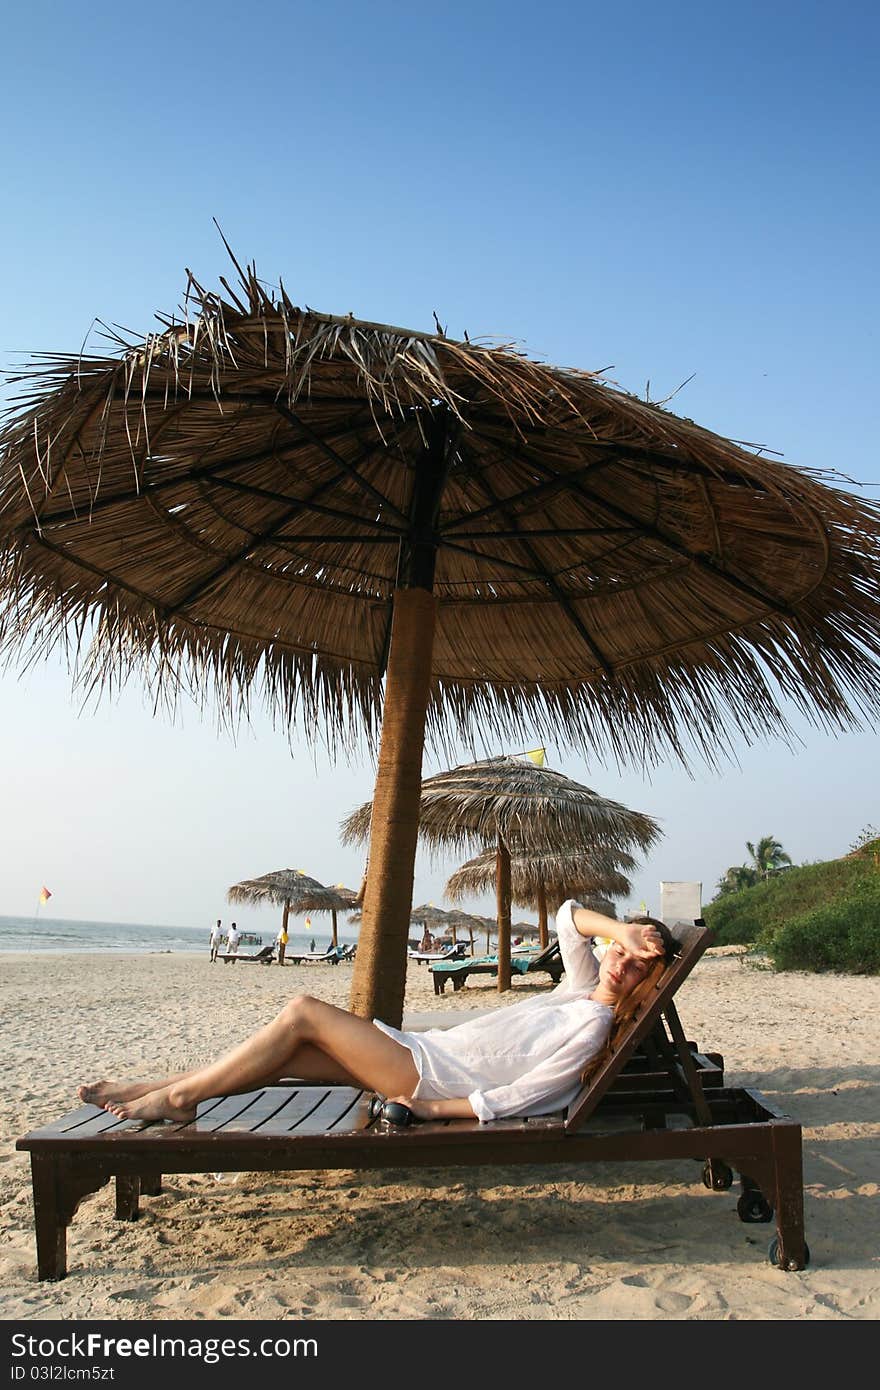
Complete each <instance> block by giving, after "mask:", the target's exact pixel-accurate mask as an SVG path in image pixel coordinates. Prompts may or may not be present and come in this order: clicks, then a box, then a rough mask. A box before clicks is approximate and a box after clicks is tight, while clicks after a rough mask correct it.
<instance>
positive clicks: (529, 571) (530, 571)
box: [443, 532, 553, 602]
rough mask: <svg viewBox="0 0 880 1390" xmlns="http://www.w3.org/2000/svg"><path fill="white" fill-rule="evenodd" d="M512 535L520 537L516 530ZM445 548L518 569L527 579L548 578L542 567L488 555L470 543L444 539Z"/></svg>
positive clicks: (488, 580) (465, 581)
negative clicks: (463, 543) (538, 567)
mask: <svg viewBox="0 0 880 1390" xmlns="http://www.w3.org/2000/svg"><path fill="white" fill-rule="evenodd" d="M549 534H553V533H552V532H551V533H549ZM511 536H512V538H516V539H519V537H517V536H516V533H515V532H513V533H511ZM443 549H444V550H454V551H456V552H457V554H459V555H469V556H471V558H472V559H476V560H484V561H486V560H487V561H489V563H490V564H492V565H503V566H504V568H505V569H509V570H516V572H517V574H521V575H523V576H524V577H525V578H526V579H537V580H539V581H541V582H543V581H544V580H545V578H546V574H545V571H544V570H542V569H535V568H533V567H532V568H530V567H529V566H528V565H520V564H518V563H517V561H516V560H507V559H505V557H504V556H503V555H486V554H485V552H484V551H482V550H474V549H473V547H472V546H469V545H459V544H458V543H457V542H455V541H444V542H443ZM444 582H448V583H449V584H455V583H456V581H455V580H449V581H444ZM459 582H461V583H467V582H468V581H467V580H461V581H459ZM485 582H486V583H487V584H488V583H490V582H492V581H491V580H490V579H488V578H487V579H486V581H485ZM477 601H478V602H482V598H480V599H478V600H477Z"/></svg>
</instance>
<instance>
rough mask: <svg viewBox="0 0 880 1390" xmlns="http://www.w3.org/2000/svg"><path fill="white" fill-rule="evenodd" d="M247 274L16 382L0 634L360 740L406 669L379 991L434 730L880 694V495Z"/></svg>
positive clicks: (93, 673) (369, 998)
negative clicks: (261, 703) (260, 704)
mask: <svg viewBox="0 0 880 1390" xmlns="http://www.w3.org/2000/svg"><path fill="white" fill-rule="evenodd" d="M236 265H237V263H236ZM237 269H238V270H239V273H240V278H241V286H240V289H238V290H234V289H232V288H230V287H229V285H227V284H226V282H225V281H224V282H223V283H224V286H225V295H220V294H215V293H211V292H209V291H207V290H205V289H203V288H202V287H201V286H200V285H199V284H198V283H197V282H196V281H195V280H194V279H192V278H191V279H190V284H189V288H188V292H187V297H186V302H185V306H184V310H183V314H182V316H181V317H171V318H164V319H162V320H161V321H160V323H161V327H160V331H158V332H156V333H151V334H148V335H147V336H146V337H145V338H144V339H143V340H137V341H134V342H132V341H126V340H124V339H123V338H122V337H117V338H116V339H115V340H114V341H113V342H112V344H111V348H110V350H109V351H108V353H107V354H106V355H104V356H100V355H94V356H85V355H83V354H79V355H73V354H71V355H67V356H59V357H52V356H44V357H42V358H41V359H39V360H37V361H36V362H35V364H34V366H33V369H31V370H28V371H27V372H26V373H25V374H24V375H23V377H20V378H19V391H20V395H19V397H18V398H17V400H16V401H14V403H13V407H12V410H11V412H10V413H9V414H8V415H7V417H6V422H5V425H4V427H3V429H2V432H0V650H3V651H5V652H6V653H7V654H15V655H17V656H19V657H21V656H22V655H25V656H30V655H40V654H45V653H46V652H48V651H51V650H52V649H53V648H54V647H55V646H56V645H58V644H61V645H62V646H64V647H65V648H66V649H67V651H68V654H69V658H70V660H71V662H72V663H73V664H74V666H75V667H76V668H77V669H78V670H79V674H80V677H81V679H82V681H83V682H84V684H85V687H86V689H95V690H101V689H104V688H106V687H108V686H113V685H115V684H116V683H117V682H118V681H121V680H124V679H125V677H126V676H127V675H128V674H129V673H130V672H132V671H137V672H139V673H141V674H142V675H143V677H144V678H145V679H146V680H147V682H148V683H149V684H150V685H151V686H152V687H153V688H155V689H156V690H157V691H158V692H160V693H162V694H165V695H167V696H168V697H169V698H170V699H171V700H174V699H175V698H176V697H177V694H178V692H179V691H180V690H186V689H190V690H192V691H193V692H194V693H195V694H196V695H197V696H201V697H202V698H205V697H207V695H208V694H210V693H214V694H216V696H217V699H218V706H219V707H220V708H221V709H223V710H226V711H227V712H228V713H229V714H230V716H234V715H235V713H236V712H237V711H239V710H241V709H242V707H244V706H245V705H246V704H247V702H248V699H249V697H250V696H251V694H252V693H253V692H255V693H261V694H262V695H263V696H264V697H265V699H266V701H267V702H268V704H269V705H270V707H271V708H272V709H273V710H274V711H275V712H276V713H277V714H278V716H279V718H280V719H282V720H283V721H284V722H285V723H286V724H289V723H291V722H292V721H293V720H294V719H295V718H296V717H297V716H298V717H300V718H301V719H302V720H303V722H304V724H305V725H306V727H307V728H308V730H309V732H310V734H315V733H316V732H320V733H321V734H322V735H323V736H324V737H326V739H327V740H328V742H330V743H331V744H333V743H338V742H342V743H351V742H352V741H353V740H354V738H355V737H356V735H357V734H358V732H359V731H366V733H367V735H368V736H372V735H374V734H375V733H376V731H377V729H378V725H379V720H380V702H381V700H382V698H383V678H384V680H385V685H384V699H385V707H384V715H383V717H382V723H383V736H384V737H383V750H382V758H383V759H384V760H385V764H386V765H387V766H386V771H387V776H386V775H385V772H383V765H382V763H381V762H380V773H379V778H378V781H377V788H379V792H378V793H377V801H378V803H379V805H378V814H377V817H376V828H375V829H376V833H375V835H374V837H373V843H372V844H371V849H370V863H371V867H372V870H373V873H372V877H371V883H372V885H373V886H372V887H370V886H368V889H367V896H366V899H365V904H364V909H365V918H364V930H363V932H362V942H361V946H360V948H359V950H358V957H357V963H356V973H355V981H354V993H353V1000H352V1002H353V1006H354V1007H355V1008H356V1009H357V1010H358V1011H359V1012H363V1013H365V1014H367V1015H368V1016H375V1015H378V1016H380V1017H382V1018H385V1019H387V1020H388V1021H394V1020H395V1018H397V1021H399V1015H400V1013H401V1012H402V1001H403V987H404V980H405V968H406V958H405V957H406V952H405V941H406V934H407V929H408V913H409V907H410V899H409V894H410V893H411V886H412V872H411V870H412V855H414V853H415V839H414V835H413V833H412V830H411V827H410V820H411V816H410V812H411V811H414V809H415V806H416V803H417V800H418V779H419V775H420V770H421V756H422V747H423V741H424V735H425V729H426V727H427V730H428V733H429V734H430V735H432V736H434V738H435V739H437V740H442V738H443V737H444V735H445V734H449V733H451V734H453V735H459V734H461V735H464V736H465V737H467V735H468V734H469V733H471V732H472V731H476V730H479V731H480V733H481V734H482V736H483V737H485V738H490V737H493V736H497V737H499V738H500V737H502V736H504V737H507V736H516V737H520V736H526V735H527V736H528V737H529V738H539V739H543V740H544V741H549V740H552V741H553V742H555V743H557V744H559V743H564V744H569V745H571V744H576V745H577V746H586V747H589V748H590V749H592V750H594V751H598V752H600V753H603V752H610V753H612V754H613V755H616V756H617V757H619V758H625V757H626V756H634V757H635V758H637V759H638V760H639V761H643V760H646V759H652V758H657V757H659V756H660V755H661V754H662V753H663V752H664V751H665V750H667V749H671V750H672V751H673V752H675V753H676V754H678V755H679V756H681V757H683V758H687V757H688V755H689V754H690V753H691V752H692V751H693V750H694V749H698V750H700V751H701V752H702V753H703V754H704V755H705V756H706V757H707V758H708V759H709V760H710V761H714V760H715V759H716V758H717V756H718V754H719V750H720V749H721V748H723V747H724V746H725V745H726V744H729V740H730V736H731V734H732V731H733V730H734V729H740V730H742V731H743V732H744V734H745V735H746V737H750V736H756V735H762V734H765V733H767V732H772V731H784V730H785V728H786V722H785V716H784V712H783V705H784V704H785V702H786V701H789V702H791V703H792V704H793V705H794V706H795V707H796V708H799V709H800V710H801V711H802V712H803V713H804V714H806V716H807V717H809V718H811V719H814V720H815V721H817V722H819V723H825V724H827V725H831V726H847V725H850V724H851V723H853V722H854V720H855V719H856V717H858V716H862V715H870V714H872V713H874V712H876V710H877V708H878V703H880V701H878V696H880V603H878V598H880V559H878V557H880V511H878V508H877V507H876V506H874V505H873V504H871V503H867V502H864V501H861V500H859V499H857V498H855V497H854V496H853V495H851V493H849V492H847V491H845V490H843V489H842V488H834V487H830V486H827V485H826V484H825V483H824V482H823V481H822V480H821V479H820V478H819V477H818V476H814V475H810V474H808V473H806V472H800V471H798V470H796V469H794V468H790V467H788V466H786V465H785V464H782V463H780V462H778V461H777V460H774V459H769V458H766V457H761V456H760V455H758V454H756V453H755V452H752V451H750V450H749V449H747V448H745V447H742V446H740V445H737V444H734V443H731V442H730V441H729V440H726V439H722V438H720V437H719V436H718V435H715V434H712V433H710V432H709V431H707V430H704V429H701V428H700V427H699V426H697V425H695V424H694V423H693V422H692V421H689V420H682V419H679V418H677V417H675V416H673V415H671V414H670V413H669V412H667V411H666V410H664V409H662V408H661V407H660V406H657V405H650V404H647V403H646V402H644V401H640V400H637V399H635V398H634V397H632V396H629V395H627V394H625V393H624V392H622V391H619V390H616V389H614V388H613V387H611V386H609V385H608V384H607V383H606V382H605V381H603V380H602V379H601V377H599V376H597V375H595V374H592V373H590V372H584V371H575V370H569V369H562V368H559V367H553V366H548V365H545V364H542V363H538V362H534V361H530V360H529V359H528V358H526V357H525V356H524V355H523V354H522V353H520V352H519V351H516V350H514V349H513V348H511V347H509V346H507V347H505V346H494V347H492V346H485V345H482V344H478V343H474V342H471V341H466V342H458V341H454V340H453V339H451V338H447V337H446V336H445V335H444V334H442V333H420V332H412V331H409V330H406V329H401V328H393V327H389V326H387V325H383V324H377V323H369V322H362V321H358V320H356V319H354V318H352V317H336V316H333V315H328V314H319V313H315V312H314V311H313V310H311V309H308V308H305V309H303V308H298V307H297V306H295V305H294V304H293V302H292V301H291V300H290V299H289V297H288V296H287V294H286V293H285V292H284V291H283V290H282V291H279V293H278V294H277V295H275V294H270V293H268V292H267V291H266V289H265V288H264V287H263V285H262V283H261V282H260V281H259V280H258V279H257V275H256V272H255V270H254V268H253V267H249V268H248V269H247V270H243V269H242V268H241V267H238V266H237ZM392 616H393V617H394V627H393V632H392ZM386 673H387V677H386ZM386 743H387V745H388V746H387V748H386V746H385V745H386ZM401 798H402V799H401ZM386 802H387V804H386ZM373 895H375V896H373ZM383 943H384V944H383ZM392 957H393V959H392Z"/></svg>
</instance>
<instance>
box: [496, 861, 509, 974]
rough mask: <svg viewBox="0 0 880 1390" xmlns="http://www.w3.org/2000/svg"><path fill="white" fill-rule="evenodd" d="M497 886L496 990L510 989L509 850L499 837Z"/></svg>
mask: <svg viewBox="0 0 880 1390" xmlns="http://www.w3.org/2000/svg"><path fill="white" fill-rule="evenodd" d="M495 873H496V882H497V884H498V990H499V993H502V994H503V993H504V991H505V990H507V989H510V895H511V887H510V850H509V849H508V848H507V845H506V844H505V843H504V841H503V839H502V838H501V836H500V835H499V836H498V844H497V849H496V853H495Z"/></svg>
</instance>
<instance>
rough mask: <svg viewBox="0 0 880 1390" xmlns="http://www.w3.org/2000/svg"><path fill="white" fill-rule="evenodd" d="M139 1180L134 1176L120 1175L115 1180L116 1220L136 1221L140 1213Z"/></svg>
mask: <svg viewBox="0 0 880 1390" xmlns="http://www.w3.org/2000/svg"><path fill="white" fill-rule="evenodd" d="M140 1195H141V1180H140V1178H139V1177H138V1176H137V1175H135V1176H134V1177H132V1176H130V1175H129V1174H127V1173H126V1174H122V1173H120V1174H119V1175H118V1176H117V1178H116V1212H115V1216H116V1220H117V1221H137V1219H138V1216H139V1215H140V1212H139V1211H138V1202H139V1200H140Z"/></svg>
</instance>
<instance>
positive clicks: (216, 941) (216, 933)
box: [211, 917, 223, 965]
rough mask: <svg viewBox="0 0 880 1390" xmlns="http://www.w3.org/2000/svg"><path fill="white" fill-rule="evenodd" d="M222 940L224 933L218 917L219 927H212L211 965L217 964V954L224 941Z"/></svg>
mask: <svg viewBox="0 0 880 1390" xmlns="http://www.w3.org/2000/svg"><path fill="white" fill-rule="evenodd" d="M222 939H223V933H222V931H221V930H220V918H219V917H218V918H217V925H216V926H215V927H212V928H211V964H212V965H214V964H215V962H216V960H217V952H218V951H219V950H220V942H221V941H222Z"/></svg>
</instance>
